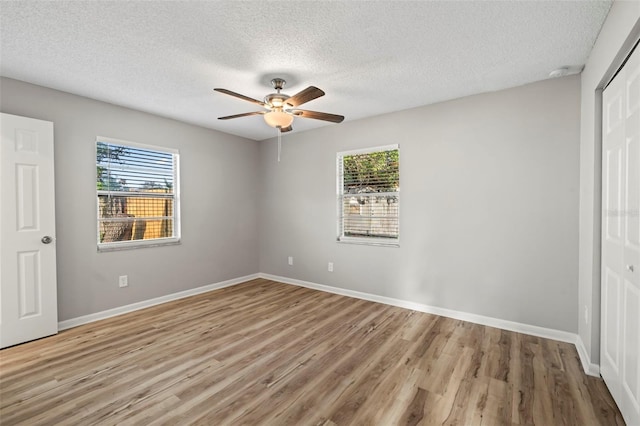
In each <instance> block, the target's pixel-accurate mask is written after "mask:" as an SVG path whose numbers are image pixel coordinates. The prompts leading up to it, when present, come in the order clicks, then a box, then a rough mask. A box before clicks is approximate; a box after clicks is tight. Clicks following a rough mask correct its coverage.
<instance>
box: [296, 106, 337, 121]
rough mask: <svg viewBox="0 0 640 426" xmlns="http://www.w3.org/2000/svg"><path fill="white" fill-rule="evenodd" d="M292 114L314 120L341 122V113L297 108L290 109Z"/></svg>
mask: <svg viewBox="0 0 640 426" xmlns="http://www.w3.org/2000/svg"><path fill="white" fill-rule="evenodd" d="M292 112H293V114H294V115H296V116H298V117H304V118H313V119H315V120H324V121H331V122H332V123H342V121H343V120H344V116H343V115H337V114H329V113H327V112H317V111H309V110H306V109H297V110H295V111H292Z"/></svg>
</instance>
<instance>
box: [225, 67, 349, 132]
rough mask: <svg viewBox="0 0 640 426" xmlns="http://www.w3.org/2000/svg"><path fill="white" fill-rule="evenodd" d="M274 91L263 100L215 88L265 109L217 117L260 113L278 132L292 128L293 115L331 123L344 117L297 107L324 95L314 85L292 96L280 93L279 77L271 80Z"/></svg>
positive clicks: (338, 121) (281, 83)
mask: <svg viewBox="0 0 640 426" xmlns="http://www.w3.org/2000/svg"><path fill="white" fill-rule="evenodd" d="M271 84H272V85H273V88H274V89H275V90H276V93H271V94H269V95H267V96H265V97H264V101H259V100H257V99H253V98H250V97H248V96H244V95H241V94H239V93H236V92H232V91H231V90H227V89H220V88H216V89H213V90H215V91H216V92H220V93H224V94H226V95H230V96H234V97H236V98H239V99H242V100H245V101H248V102H251V103H254V104H257V105H260V106H262V107H264V108H265V109H264V110H262V111H253V112H245V113H243V114H235V115H228V116H226V117H218V119H219V120H230V119H232V118H240V117H248V116H251V115H262V116H263V117H264V121H265V122H266V123H267V124H268V125H269V126H271V127H275V128H277V129H279V130H280V132H289V131H291V130H293V127H291V124H292V123H293V119H294V117H303V118H313V119H315V120H323V121H330V122H332V123H342V121H343V120H344V117H343V116H342V115H336V114H329V113H326V112H317V111H309V110H306V109H298V108H297V107H298V106H300V105H302V104H304V103H307V102H309V101H312V100H314V99H316V98H319V97H320V96H324V92H323V91H322V90H320V89H318V88H317V87H315V86H309V87H307V88H306V89H304V90H302V91H301V92H298V93H296V94H295V95H293V96H289V95H286V94H284V93H280V91H281V90H282V88H283V87H284V85H285V84H286V81H284V80H283V79H281V78H274V79H273V80H271Z"/></svg>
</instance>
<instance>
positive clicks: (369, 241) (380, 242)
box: [336, 144, 400, 247]
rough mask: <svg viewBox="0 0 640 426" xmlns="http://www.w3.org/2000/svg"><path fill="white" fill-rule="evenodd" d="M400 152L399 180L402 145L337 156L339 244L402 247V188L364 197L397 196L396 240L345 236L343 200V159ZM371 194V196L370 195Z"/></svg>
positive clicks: (371, 148)
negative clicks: (359, 155)
mask: <svg viewBox="0 0 640 426" xmlns="http://www.w3.org/2000/svg"><path fill="white" fill-rule="evenodd" d="M393 150H397V151H398V179H399V175H400V145H399V144H391V145H383V146H376V147H370V148H362V149H354V150H349V151H340V152H338V153H337V154H336V201H337V203H336V208H337V236H336V241H337V242H338V243H346V244H362V245H370V246H383V247H400V187H398V191H397V192H387V193H375V192H371V193H365V194H367V195H362V196H375V195H376V194H377V195H384V194H391V193H393V194H395V196H397V198H398V203H397V204H398V236H397V237H396V238H384V237H350V236H346V235H344V219H345V214H344V213H343V211H342V209H343V199H344V196H345V194H344V173H343V165H342V162H343V158H344V157H345V156H349V155H358V154H371V153H374V152H384V151H393ZM368 194H370V195H368Z"/></svg>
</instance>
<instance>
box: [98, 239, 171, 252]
mask: <svg viewBox="0 0 640 426" xmlns="http://www.w3.org/2000/svg"><path fill="white" fill-rule="evenodd" d="M177 244H181V243H180V238H163V239H155V240H140V241H135V242H134V241H122V242H117V243H102V244H101V243H98V252H107V251H118V250H133V249H141V248H150V247H161V246H171V245H177Z"/></svg>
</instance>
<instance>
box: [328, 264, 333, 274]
mask: <svg viewBox="0 0 640 426" xmlns="http://www.w3.org/2000/svg"><path fill="white" fill-rule="evenodd" d="M327 271H329V272H333V262H329V264H328V265H327Z"/></svg>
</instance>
